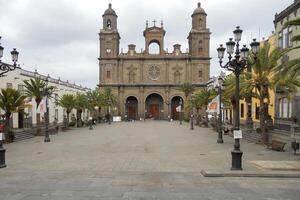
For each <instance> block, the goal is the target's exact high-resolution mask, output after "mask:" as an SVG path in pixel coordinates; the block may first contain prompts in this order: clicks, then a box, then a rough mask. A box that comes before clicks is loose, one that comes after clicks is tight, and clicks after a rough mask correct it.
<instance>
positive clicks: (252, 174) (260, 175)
mask: <svg viewBox="0 0 300 200" xmlns="http://www.w3.org/2000/svg"><path fill="white" fill-rule="evenodd" d="M201 174H202V176H204V177H252V178H300V173H282V172H279V173H274V172H243V171H229V172H212V171H206V170H201Z"/></svg>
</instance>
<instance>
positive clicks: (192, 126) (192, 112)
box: [190, 94, 195, 130]
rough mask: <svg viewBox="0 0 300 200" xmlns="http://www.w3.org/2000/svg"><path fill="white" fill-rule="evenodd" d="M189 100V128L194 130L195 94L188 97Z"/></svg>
mask: <svg viewBox="0 0 300 200" xmlns="http://www.w3.org/2000/svg"><path fill="white" fill-rule="evenodd" d="M190 101H191V103H192V111H191V116H190V121H191V128H190V129H191V130H194V102H195V96H194V95H193V94H192V95H191V97H190Z"/></svg>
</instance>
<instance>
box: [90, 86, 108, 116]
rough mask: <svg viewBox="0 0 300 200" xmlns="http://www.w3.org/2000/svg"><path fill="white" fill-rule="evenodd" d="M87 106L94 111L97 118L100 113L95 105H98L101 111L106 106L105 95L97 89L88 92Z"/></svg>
mask: <svg viewBox="0 0 300 200" xmlns="http://www.w3.org/2000/svg"><path fill="white" fill-rule="evenodd" d="M86 96H87V108H88V109H89V110H90V112H93V113H94V114H93V115H94V118H97V116H98V113H97V110H96V109H95V107H98V108H99V110H98V112H100V110H101V107H103V106H104V97H103V95H102V94H101V93H100V92H99V90H97V89H95V90H93V91H90V92H88V93H87V95H86Z"/></svg>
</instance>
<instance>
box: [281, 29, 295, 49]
mask: <svg viewBox="0 0 300 200" xmlns="http://www.w3.org/2000/svg"><path fill="white" fill-rule="evenodd" d="M292 37H293V32H292V28H291V27H288V28H285V29H283V30H282V31H281V32H279V33H278V47H279V48H283V49H284V48H288V47H292V45H293V44H292V41H291V39H292Z"/></svg>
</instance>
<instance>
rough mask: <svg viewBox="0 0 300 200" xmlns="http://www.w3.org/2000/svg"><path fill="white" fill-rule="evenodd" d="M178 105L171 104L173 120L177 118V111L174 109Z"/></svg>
mask: <svg viewBox="0 0 300 200" xmlns="http://www.w3.org/2000/svg"><path fill="white" fill-rule="evenodd" d="M178 106H179V104H178V105H177V104H172V115H171V117H172V119H173V120H179V112H177V111H176V108H177V107H178Z"/></svg>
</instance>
